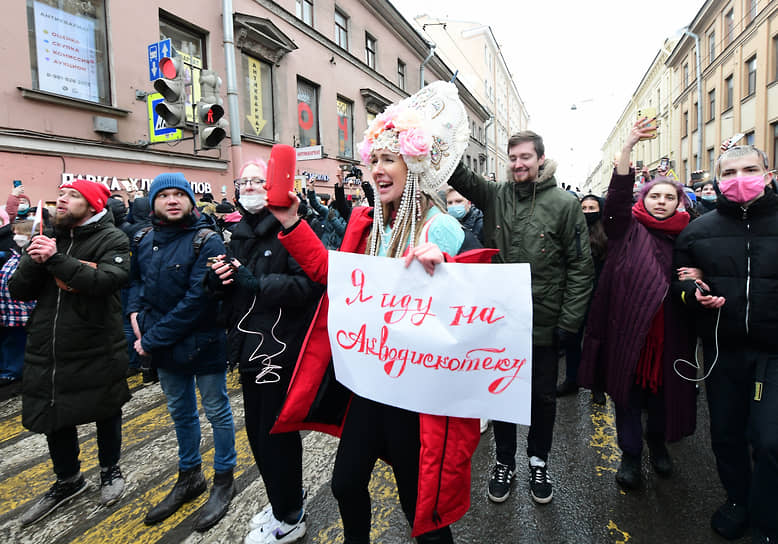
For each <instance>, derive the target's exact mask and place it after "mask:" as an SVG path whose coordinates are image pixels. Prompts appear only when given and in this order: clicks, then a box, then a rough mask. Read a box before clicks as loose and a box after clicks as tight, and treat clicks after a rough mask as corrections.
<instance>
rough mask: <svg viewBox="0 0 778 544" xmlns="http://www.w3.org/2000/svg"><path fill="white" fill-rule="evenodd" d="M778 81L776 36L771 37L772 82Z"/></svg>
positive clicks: (777, 36) (777, 40) (777, 41)
mask: <svg viewBox="0 0 778 544" xmlns="http://www.w3.org/2000/svg"><path fill="white" fill-rule="evenodd" d="M775 80H778V34H776V35H775V36H773V81H775Z"/></svg>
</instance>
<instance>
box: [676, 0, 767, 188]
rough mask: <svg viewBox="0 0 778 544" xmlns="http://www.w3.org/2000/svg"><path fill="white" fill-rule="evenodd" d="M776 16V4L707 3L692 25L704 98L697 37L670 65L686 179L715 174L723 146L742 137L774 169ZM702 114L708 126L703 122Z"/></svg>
mask: <svg viewBox="0 0 778 544" xmlns="http://www.w3.org/2000/svg"><path fill="white" fill-rule="evenodd" d="M776 13H778V1H776V0H772V1H767V0H736V1H733V0H728V1H724V0H716V1H708V2H705V4H704V5H703V6H702V8H701V9H700V11H699V12H698V13H697V15H696V16H695V18H694V19H693V20H692V22H691V24H690V25H689V31H690V32H692V33H694V34H696V35H697V36H699V49H700V51H699V55H700V64H701V79H702V85H701V91H702V92H701V93H698V89H697V82H696V61H697V59H696V47H695V40H694V38H693V37H692V36H690V35H688V34H687V35H685V36H684V37H683V38H682V39H681V40H680V41H679V42H678V45H677V46H676V47H675V49H674V50H673V53H672V55H670V57H669V58H668V60H667V65H668V67H669V68H670V69H671V70H672V71H673V80H674V82H675V86H674V92H673V111H674V118H675V119H676V120H677V122H676V125H675V127H674V131H673V148H674V149H675V150H676V151H675V156H676V158H677V160H676V163H677V167H676V171H677V173H678V175H679V177H680V178H681V180H683V181H686V180H688V179H689V178H690V173H691V171H693V170H696V169H698V168H701V169H703V170H706V171H708V172H710V171H712V170H713V168H714V163H715V159H716V157H717V156H718V154H719V146H720V144H721V142H722V141H723V140H724V139H726V138H730V137H731V136H733V135H734V134H736V133H743V134H744V137H743V139H742V140H741V141H740V143H744V144H745V143H748V144H753V145H755V146H757V147H759V148H761V149H764V150H765V151H766V152H767V154H768V156H769V157H770V164H771V165H773V167H774V165H775V164H776V157H778V149H777V146H778V20H776ZM700 95H701V98H700ZM698 107H701V114H702V126H699V123H698V121H697V108H698ZM700 139H701V143H700ZM698 165H699V166H698Z"/></svg>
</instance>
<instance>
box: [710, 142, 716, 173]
mask: <svg viewBox="0 0 778 544" xmlns="http://www.w3.org/2000/svg"><path fill="white" fill-rule="evenodd" d="M715 166H716V153H715V152H714V151H713V148H712V147H711V148H708V172H713V168H714V167H715Z"/></svg>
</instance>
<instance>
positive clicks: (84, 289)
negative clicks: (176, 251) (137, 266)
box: [8, 179, 130, 525]
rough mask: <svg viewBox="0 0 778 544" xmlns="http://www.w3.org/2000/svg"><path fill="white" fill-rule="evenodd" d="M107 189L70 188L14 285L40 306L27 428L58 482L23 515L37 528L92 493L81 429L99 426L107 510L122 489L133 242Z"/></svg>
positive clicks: (79, 183)
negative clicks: (125, 292) (109, 204)
mask: <svg viewBox="0 0 778 544" xmlns="http://www.w3.org/2000/svg"><path fill="white" fill-rule="evenodd" d="M108 196H109V192H108V189H107V188H106V187H105V186H104V185H102V184H100V183H94V182H91V181H86V180H83V179H78V180H75V181H73V182H72V183H67V184H65V185H62V186H61V187H60V190H59V197H58V198H57V211H56V214H55V216H54V236H53V237H52V236H51V233H46V234H39V235H37V236H36V235H35V233H33V238H32V240H31V242H30V244H29V245H28V246H27V248H26V249H25V250H24V254H23V255H22V258H21V261H20V262H19V267H18V268H17V270H16V272H15V273H14V275H13V276H12V277H11V279H10V280H9V282H8V288H9V291H10V293H11V296H12V297H13V298H15V299H18V300H37V301H38V302H37V306H36V308H35V312H34V313H33V314H32V316H31V317H30V320H29V322H28V324H27V347H26V351H25V357H24V370H23V375H22V424H23V425H24V426H25V427H26V428H28V429H29V430H31V431H34V432H38V433H43V434H45V435H46V440H47V442H48V446H49V453H50V455H51V461H52V464H53V466H54V473H55V474H56V476H57V481H56V482H55V483H54V485H53V486H52V487H51V489H49V491H47V492H46V494H45V495H44V496H43V497H42V498H40V499H39V500H38V501H37V502H36V503H35V504H33V505H32V506H31V507H30V508H29V509H28V510H27V511H26V512H25V513H24V514H22V518H21V523H22V525H29V524H32V523H34V522H36V521H38V520H39V519H41V518H43V517H44V516H46V515H48V514H49V513H50V512H52V511H53V510H54V509H55V508H57V507H58V506H60V505H61V504H63V503H65V502H66V501H68V500H70V499H71V498H73V497H75V496H76V495H79V494H81V493H82V492H84V491H85V490H86V488H87V484H86V480H85V479H84V476H83V475H82V473H81V470H80V468H81V465H80V461H79V458H78V455H79V446H78V434H77V431H76V426H77V425H82V424H84V423H90V422H96V424H97V444H98V459H99V461H100V503H101V504H102V505H104V506H110V505H113V504H115V503H116V502H117V501H118V500H119V498H120V497H121V494H122V492H123V490H124V478H123V476H122V473H121V470H119V464H118V463H119V457H120V452H121V442H122V435H121V425H122V412H121V409H122V405H123V404H124V403H125V402H127V400H129V398H130V391H129V389H128V387H127V381H126V380H125V377H124V375H125V372H126V371H127V344H126V340H125V338H124V330H123V328H122V307H121V302H120V300H119V290H120V288H121V287H122V285H124V283H125V282H126V281H127V278H128V276H129V268H130V247H129V241H128V240H127V236H125V235H124V233H122V232H121V231H120V230H119V229H117V228H116V227H115V226H114V224H113V216H112V215H111V214H110V213H107V211H106V210H105V203H106V201H107V199H108Z"/></svg>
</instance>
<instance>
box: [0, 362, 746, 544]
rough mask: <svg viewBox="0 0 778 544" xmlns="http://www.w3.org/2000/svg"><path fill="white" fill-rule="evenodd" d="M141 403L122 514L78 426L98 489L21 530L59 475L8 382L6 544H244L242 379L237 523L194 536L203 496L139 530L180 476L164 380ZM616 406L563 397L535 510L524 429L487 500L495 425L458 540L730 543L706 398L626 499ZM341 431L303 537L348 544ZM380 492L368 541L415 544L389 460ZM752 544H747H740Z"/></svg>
mask: <svg viewBox="0 0 778 544" xmlns="http://www.w3.org/2000/svg"><path fill="white" fill-rule="evenodd" d="M129 382H130V386H131V388H132V390H133V398H132V400H131V401H130V402H129V403H128V404H127V405H126V407H125V410H124V424H123V450H122V451H123V458H122V462H121V466H122V470H123V471H124V474H125V477H126V478H127V489H126V492H125V495H124V496H123V498H122V499H121V501H120V502H119V503H118V504H117V505H115V506H114V507H112V508H102V507H100V506H99V504H98V497H99V488H98V481H99V474H98V472H99V469H98V467H97V455H96V444H95V437H94V426H93V425H85V426H83V427H82V428H80V433H79V437H80V440H81V461H82V470H83V471H84V472H85V474H86V477H87V479H88V481H89V482H90V489H89V490H88V491H87V492H86V493H84V494H82V495H81V496H79V497H78V498H76V499H75V500H73V501H72V502H71V503H69V504H67V505H65V506H63V507H62V508H60V509H59V510H57V511H56V512H55V513H53V514H52V515H50V516H49V517H47V518H45V519H44V520H42V521H40V522H39V523H37V524H35V525H33V526H31V527H29V528H24V529H22V528H21V527H20V526H19V522H18V518H19V516H20V515H21V513H22V512H23V511H24V510H25V509H26V507H28V506H29V505H30V504H31V503H32V501H34V500H36V499H37V498H38V497H39V496H41V495H42V494H43V493H45V491H46V490H47V489H48V488H49V486H50V485H51V484H52V483H53V474H52V472H51V462H50V461H49V458H48V450H47V448H46V442H45V438H44V437H43V436H42V435H35V434H32V433H29V432H27V431H26V430H24V429H23V428H22V427H21V423H20V412H21V400H20V398H19V396H18V394H14V393H15V392H16V391H17V390H18V388H17V387H16V386H13V385H12V386H9V387H3V388H1V389H0V543H29V544H64V543H108V542H110V543H112V544H122V543H127V544H130V543H132V544H146V543H169V544H172V543H180V542H184V543H187V544H190V543H191V544H196V543H206V542H207V543H220V544H222V543H223V544H226V543H240V542H242V539H243V537H244V536H245V534H246V531H247V529H246V526H247V523H248V520H249V518H250V517H251V516H252V515H253V514H254V513H255V512H257V511H258V510H259V509H261V508H262V507H263V506H264V505H265V504H266V502H267V498H266V495H265V491H264V486H263V484H262V482H261V479H260V478H259V477H258V472H257V469H256V466H255V465H254V464H253V459H252V456H251V452H250V449H249V446H248V441H247V439H246V435H245V432H244V431H243V406H242V401H241V396H240V386H239V384H238V380H237V376H236V375H235V374H231V375H230V377H229V379H228V385H229V389H230V395H231V399H232V406H233V411H234V413H235V419H236V427H237V428H238V436H237V444H236V446H237V449H238V466H237V468H236V477H237V486H238V490H239V494H238V496H237V497H236V498H235V499H234V501H233V503H232V506H231V509H230V512H229V514H228V515H227V517H226V518H225V519H224V520H223V521H222V522H221V523H219V525H217V526H216V527H215V528H213V529H211V530H210V531H208V532H206V533H204V534H199V533H196V532H193V526H194V522H195V519H196V516H197V513H196V511H197V508H199V507H200V506H201V505H202V504H203V503H204V502H205V499H206V496H205V495H203V496H202V497H201V498H200V499H199V500H197V501H195V502H193V503H192V504H190V505H187V506H186V507H184V508H182V510H181V511H179V513H177V514H176V515H175V516H173V517H172V518H170V519H168V520H166V521H165V522H163V523H161V524H159V525H157V526H154V527H146V526H145V525H143V522H142V520H143V516H145V513H146V511H147V509H148V508H150V507H151V506H152V505H153V504H156V502H158V501H159V500H161V499H162V498H163V497H164V496H165V495H166V494H167V492H168V491H169V489H170V488H171V486H172V485H173V483H174V481H175V478H176V459H177V456H176V441H175V436H174V433H173V430H172V422H171V421H170V419H169V416H168V415H167V409H166V407H165V403H164V395H163V394H162V391H161V389H160V388H159V385H151V386H142V385H141V384H140V379H139V377H133V378H131V379H130V380H129ZM613 417H614V416H613V407H612V405H611V403H610V402H609V403H608V405H607V406H605V407H599V406H596V405H592V404H591V401H590V396H589V394H588V392H586V391H583V390H582V391H581V392H580V393H579V394H578V396H572V397H565V398H562V399H560V400H559V404H558V412H557V424H556V430H555V441H554V448H553V450H552V454H551V458H550V463H549V467H550V474H551V477H552V479H553V482H554V500H553V501H552V502H551V503H550V504H548V505H543V506H541V505H536V504H534V503H533V502H532V500H531V498H530V496H529V485H528V473H527V471H526V468H525V466H524V463H525V459H524V457H523V447H524V444H525V437H526V428H520V429H519V450H520V455H519V456H518V458H517V462H518V466H519V470H518V477H517V481H516V483H515V485H514V487H513V492H512V494H511V496H510V497H509V499H508V500H507V501H506V502H504V503H502V504H499V505H496V504H492V503H490V502H489V501H488V499H487V498H486V485H487V481H488V478H489V473H490V470H491V467H492V463H493V458H494V442H493V440H492V433H491V428H490V429H489V431H487V433H486V434H484V435H483V437H482V440H481V444H480V445H479V447H478V450H477V452H476V454H475V456H474V458H473V477H472V495H471V507H470V511H469V512H468V513H467V514H466V515H465V517H464V518H462V520H460V521H459V522H458V523H456V524H455V525H454V526H453V532H454V538H455V541H456V542H458V543H498V544H503V543H505V544H508V543H519V542H526V543H579V542H580V543H587V542H591V543H617V542H629V543H642V542H646V543H655V542H661V543H675V542H678V543H713V544H716V543H723V542H726V541H725V540H723V539H721V538H719V537H718V536H717V535H715V534H714V533H713V532H712V531H711V530H710V527H709V520H710V516H711V514H712V512H713V511H714V510H715V509H716V508H717V507H718V506H719V504H720V503H721V502H722V501H723V499H724V495H723V492H722V490H721V487H720V484H719V481H718V477H717V475H716V471H715V463H714V460H713V455H712V454H711V452H710V446H709V436H708V423H707V407H706V406H705V403H704V392H703V393H702V394H701V395H700V397H699V407H698V429H697V433H696V434H695V435H694V436H692V437H689V438H687V439H684V440H682V441H681V442H679V443H677V444H672V445H670V446H669V450H670V453H671V455H672V457H673V459H674V461H675V467H676V470H675V473H674V475H673V477H672V478H669V479H661V478H659V477H657V476H656V474H654V473H653V472H652V470H651V467H650V464H649V462H648V459H647V457H646V456H645V455H644V459H643V475H644V481H645V484H644V486H643V488H642V489H641V490H639V491H636V492H630V493H624V492H623V491H621V490H620V489H619V488H618V486H617V485H616V483H615V480H614V475H615V471H616V469H617V467H618V464H619V458H620V452H619V450H618V447H617V446H616V440H615V429H614V421H613ZM201 423H202V426H203V431H204V432H203V443H202V451H203V456H204V467H205V469H206V476H207V477H208V478H209V480H210V478H211V476H212V469H211V462H212V459H213V449H212V438H211V434H210V429H209V426H208V424H207V421H206V420H205V418H204V416H203V417H202V418H201ZM336 444H337V443H336V441H335V439H333V438H331V437H328V436H326V435H322V434H319V433H305V435H304V480H305V485H306V487H307V489H308V497H309V499H308V516H307V523H308V534H307V535H306V537H305V538H304V539H303V540H301V541H300V542H302V543H341V542H343V535H342V527H341V525H340V518H339V515H338V511H337V505H336V503H335V500H334V499H333V497H332V494H331V492H330V488H329V479H330V474H331V470H332V461H333V458H334V453H335V447H336ZM371 496H372V497H373V499H374V507H373V529H372V540H373V542H375V543H386V544H395V543H396V544H406V543H409V542H412V540H411V539H410V536H409V534H410V531H409V528H408V525H407V522H406V521H405V518H404V517H403V514H402V511H401V509H400V506H399V503H398V501H397V498H396V491H395V488H394V479H393V477H392V473H391V469H390V468H389V467H387V466H386V465H384V464H381V463H379V465H378V466H377V467H376V470H375V472H374V474H373V479H372V481H371ZM742 542H747V539H743V540H742Z"/></svg>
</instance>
